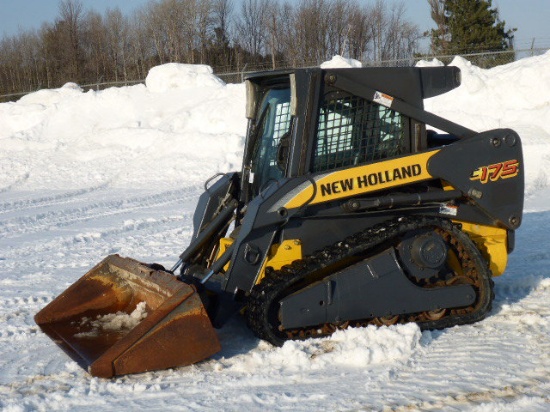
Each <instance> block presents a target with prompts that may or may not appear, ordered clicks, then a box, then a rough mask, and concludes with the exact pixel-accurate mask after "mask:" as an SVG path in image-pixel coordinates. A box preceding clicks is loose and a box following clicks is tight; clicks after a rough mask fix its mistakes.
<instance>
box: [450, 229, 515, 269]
mask: <svg viewBox="0 0 550 412" xmlns="http://www.w3.org/2000/svg"><path fill="white" fill-rule="evenodd" d="M458 223H460V224H462V230H463V231H465V232H466V233H468V235H469V236H470V238H471V239H472V240H473V241H474V242H475V244H476V245H477V246H478V248H479V250H481V253H482V254H483V257H485V259H487V261H488V262H489V266H490V268H491V271H492V272H493V276H500V275H502V274H503V273H504V270H505V269H506V265H507V263H508V249H507V247H506V243H507V239H508V233H507V231H506V229H501V228H498V227H493V226H484V225H477V224H474V223H467V222H458Z"/></svg>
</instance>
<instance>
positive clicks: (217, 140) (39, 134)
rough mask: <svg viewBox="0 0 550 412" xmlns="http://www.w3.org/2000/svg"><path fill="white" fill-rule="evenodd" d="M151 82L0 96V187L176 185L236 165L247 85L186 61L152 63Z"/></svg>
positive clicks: (243, 120)
mask: <svg viewBox="0 0 550 412" xmlns="http://www.w3.org/2000/svg"><path fill="white" fill-rule="evenodd" d="M147 84H148V86H144V85H137V86H132V87H121V88H111V89H107V90H103V91H93V90H90V91H87V92H84V91H82V90H81V89H80V88H79V87H78V86H76V85H74V84H67V85H65V86H64V87H62V88H60V89H56V90H42V91H39V92H36V93H32V94H29V95H27V96H25V97H23V98H22V99H20V100H19V101H18V102H15V103H4V104H0V125H1V127H0V147H1V148H2V149H1V151H0V192H1V191H2V190H8V189H18V190H33V189H39V188H47V189H65V188H88V187H98V186H114V187H122V188H124V187H128V188H136V187H148V186H151V185H154V186H157V185H159V186H162V187H178V186H181V185H182V183H183V181H184V180H185V181H187V182H195V183H196V184H200V183H202V182H203V181H204V180H206V179H207V178H208V177H209V176H211V175H213V174H214V173H216V172H218V171H220V170H222V171H231V170H237V169H239V168H240V163H241V157H242V150H243V138H244V134H245V130H246V119H245V115H244V108H245V91H244V86H243V85H224V83H223V82H222V81H221V80H219V79H217V78H216V77H215V76H213V75H212V74H211V69H210V68H207V67H205V66H198V67H197V66H191V65H181V64H167V65H163V66H159V67H155V68H154V69H152V70H151V73H150V74H149V76H148V78H147Z"/></svg>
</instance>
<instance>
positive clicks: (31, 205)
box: [0, 174, 110, 214]
mask: <svg viewBox="0 0 550 412" xmlns="http://www.w3.org/2000/svg"><path fill="white" fill-rule="evenodd" d="M26 177H27V178H28V177H29V174H27V175H26ZM14 185H15V184H13V185H11V186H9V187H8V188H6V189H5V190H2V189H0V193H2V192H4V191H8V190H11V189H12V187H13V186H14ZM109 185H110V182H105V183H102V184H99V185H96V186H91V187H87V188H83V189H78V190H73V191H68V192H64V193H60V194H56V195H51V196H42V197H38V198H33V199H22V200H14V201H11V202H4V203H0V214H4V213H9V212H13V211H19V210H21V209H35V208H39V207H46V206H55V205H58V204H65V203H68V202H69V201H70V200H71V199H74V198H78V197H80V196H83V195H87V194H90V193H94V192H97V191H99V190H104V189H107V188H108V187H109Z"/></svg>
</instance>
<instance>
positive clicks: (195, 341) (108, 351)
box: [34, 255, 221, 378]
mask: <svg viewBox="0 0 550 412" xmlns="http://www.w3.org/2000/svg"><path fill="white" fill-rule="evenodd" d="M34 319H35V322H36V323H37V324H38V325H39V326H40V328H41V329H42V330H43V331H44V332H45V333H46V334H47V335H48V336H49V337H50V338H51V339H52V340H53V341H55V342H56V343H57V344H58V345H59V346H60V347H61V348H62V349H63V350H64V351H65V352H67V354H69V355H70V356H71V357H72V358H73V359H74V360H76V361H77V362H78V363H79V364H80V365H82V366H83V367H84V368H86V369H87V370H88V371H89V372H90V374H92V375H93V376H99V377H103V378H109V377H112V376H116V375H125V374H129V373H139V372H145V371H151V370H158V369H166V368H171V367H176V366H185V365H190V364H192V363H195V362H198V361H201V360H203V359H206V358H207V357H209V356H211V355H213V354H214V353H216V352H218V351H219V350H220V349H221V347H220V343H219V340H218V337H217V334H216V332H215V330H214V328H213V327H212V325H211V323H210V319H209V317H208V315H207V313H206V310H205V308H204V306H203V304H202V301H201V299H200V297H199V295H198V293H197V291H196V289H195V288H194V287H193V286H190V285H188V284H186V283H184V282H181V281H179V280H177V279H176V278H175V277H174V276H173V275H172V274H170V273H167V272H164V271H159V270H154V269H151V268H150V267H148V266H147V265H145V264H143V263H140V262H138V261H136V260H133V259H129V258H122V257H120V256H118V255H111V256H108V257H107V258H105V259H104V260H103V261H102V262H100V263H99V264H98V265H97V266H95V267H94V268H93V269H91V270H90V271H89V272H88V273H86V274H85V275H84V276H83V277H82V278H80V279H79V280H78V281H76V282H75V283H74V284H73V285H71V286H70V287H69V288H68V289H67V290H66V291H65V292H63V293H62V294H61V295H60V296H58V297H57V298H56V299H55V300H53V301H52V302H51V303H50V304H49V305H47V306H46V307H45V308H44V309H42V310H41V311H40V312H39V313H37V314H36V316H35V318H34Z"/></svg>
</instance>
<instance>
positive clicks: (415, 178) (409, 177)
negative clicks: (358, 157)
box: [285, 150, 439, 209]
mask: <svg viewBox="0 0 550 412" xmlns="http://www.w3.org/2000/svg"><path fill="white" fill-rule="evenodd" d="M438 152H439V150H433V151H430V152H425V153H420V154H417V155H411V156H406V157H400V158H397V159H391V160H386V161H383V162H378V163H372V164H368V165H363V166H357V167H352V168H349V169H343V170H337V171H334V172H331V173H329V174H324V175H321V176H318V177H316V178H315V181H316V183H317V193H315V197H314V198H313V200H312V201H311V202H310V204H317V203H323V202H329V201H332V200H336V199H342V198H345V197H351V196H356V195H360V194H364V193H370V192H374V191H377V190H383V189H388V188H391V187H395V186H401V185H404V184H409V183H414V182H420V181H422V180H428V179H431V178H432V177H433V176H432V175H430V174H429V173H428V161H429V160H430V158H431V157H432V156H434V155H435V154H436V153H438ZM312 196H313V186H312V185H310V186H308V187H306V188H305V189H303V190H302V191H300V192H299V193H298V194H296V195H295V196H294V197H292V199H290V200H289V201H288V202H287V203H286V204H285V208H287V209H293V208H296V207H300V206H302V205H303V204H305V203H306V202H307V201H308V200H310V199H311V197H312Z"/></svg>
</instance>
